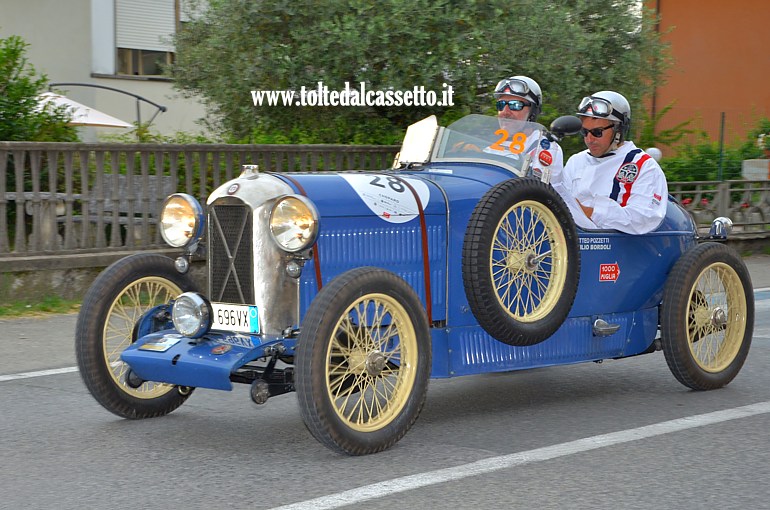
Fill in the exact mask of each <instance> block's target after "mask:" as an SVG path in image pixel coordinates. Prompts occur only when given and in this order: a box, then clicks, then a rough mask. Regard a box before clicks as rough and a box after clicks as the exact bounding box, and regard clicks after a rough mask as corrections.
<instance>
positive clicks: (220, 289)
mask: <svg viewBox="0 0 770 510" xmlns="http://www.w3.org/2000/svg"><path fill="white" fill-rule="evenodd" d="M252 217H253V216H252V214H251V208H250V207H248V206H246V205H241V204H238V205H235V204H224V205H223V204H215V205H213V206H211V207H209V222H208V224H209V236H208V237H209V260H208V265H209V282H210V284H209V285H210V289H211V292H210V293H209V295H210V296H211V300H212V301H214V302H223V303H243V304H253V303H254V280H253V276H252V260H253V258H252V257H253V255H252V247H253V245H254V243H253V242H252V239H251V236H252V232H253V229H252Z"/></svg>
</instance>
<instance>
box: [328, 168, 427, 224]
mask: <svg viewBox="0 0 770 510" xmlns="http://www.w3.org/2000/svg"><path fill="white" fill-rule="evenodd" d="M338 175H339V176H340V177H342V178H343V179H345V180H346V181H347V182H348V184H350V187H351V188H353V190H354V191H355V192H356V194H357V195H358V196H359V198H361V200H362V201H363V202H364V203H365V204H366V206H367V207H368V208H369V209H370V210H371V211H372V212H373V213H374V214H376V215H377V216H378V217H380V218H382V219H383V220H385V221H387V222H389V223H406V222H407V221H410V220H412V219H414V218H416V217H417V215H418V214H419V213H420V210H419V208H418V207H417V201H416V200H415V197H414V193H412V191H411V190H410V189H409V187H408V186H406V184H404V182H403V181H406V182H408V183H409V185H410V186H412V188H414V190H415V191H416V192H417V195H418V196H419V197H420V203H421V204H422V208H423V210H424V209H425V208H427V207H428V201H429V199H430V189H428V185H427V184H425V183H424V182H423V181H421V180H419V179H411V178H404V177H395V176H393V175H385V174H338Z"/></svg>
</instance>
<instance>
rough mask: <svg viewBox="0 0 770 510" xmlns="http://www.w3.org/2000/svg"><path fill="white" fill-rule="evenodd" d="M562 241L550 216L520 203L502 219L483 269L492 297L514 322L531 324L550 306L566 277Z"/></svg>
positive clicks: (535, 206)
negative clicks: (486, 270)
mask: <svg viewBox="0 0 770 510" xmlns="http://www.w3.org/2000/svg"><path fill="white" fill-rule="evenodd" d="M567 263H568V253H567V240H566V238H565V237H564V232H563V231H562V229H561V228H560V226H559V221H558V220H557V219H556V216H555V215H554V214H553V212H551V210H550V209H548V208H547V207H546V206H544V205H543V204H541V203H540V202H535V201H531V200H526V201H522V202H519V203H517V204H515V205H514V206H513V207H511V208H510V209H508V211H507V212H506V213H505V214H504V215H503V217H502V219H501V220H500V222H499V223H498V224H497V228H496V229H495V234H494V238H493V239H492V250H491V253H490V260H489V267H490V272H491V276H492V283H493V285H494V288H495V297H497V301H498V303H499V304H500V306H502V307H503V309H505V310H507V311H508V313H509V315H510V316H511V317H513V318H514V319H516V320H517V321H519V322H535V321H537V320H540V319H542V318H544V317H545V316H547V315H548V314H549V313H550V312H551V311H552V310H553V309H554V307H555V306H556V303H557V302H558V299H559V296H560V295H561V291H562V289H563V288H564V283H565V281H566V279H567Z"/></svg>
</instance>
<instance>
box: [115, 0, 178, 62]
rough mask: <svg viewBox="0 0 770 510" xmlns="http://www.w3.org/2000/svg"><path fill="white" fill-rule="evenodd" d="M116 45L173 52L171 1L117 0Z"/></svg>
mask: <svg viewBox="0 0 770 510" xmlns="http://www.w3.org/2000/svg"><path fill="white" fill-rule="evenodd" d="M115 18H116V34H115V35H116V40H117V46H118V48H133V49H139V50H155V51H174V47H173V44H172V42H171V36H172V35H173V34H174V33H175V32H176V21H175V18H176V14H175V10H174V0H116V2H115Z"/></svg>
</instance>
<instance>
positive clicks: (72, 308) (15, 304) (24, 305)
mask: <svg viewBox="0 0 770 510" xmlns="http://www.w3.org/2000/svg"><path fill="white" fill-rule="evenodd" d="M78 310H80V300H69V299H62V298H60V297H55V296H53V297H47V298H45V299H43V300H41V301H35V302H29V301H12V302H10V303H0V317H34V316H39V315H48V314H54V313H72V312H77V311H78Z"/></svg>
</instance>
